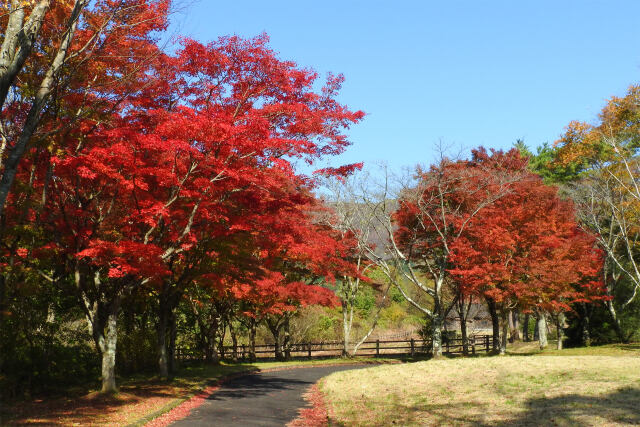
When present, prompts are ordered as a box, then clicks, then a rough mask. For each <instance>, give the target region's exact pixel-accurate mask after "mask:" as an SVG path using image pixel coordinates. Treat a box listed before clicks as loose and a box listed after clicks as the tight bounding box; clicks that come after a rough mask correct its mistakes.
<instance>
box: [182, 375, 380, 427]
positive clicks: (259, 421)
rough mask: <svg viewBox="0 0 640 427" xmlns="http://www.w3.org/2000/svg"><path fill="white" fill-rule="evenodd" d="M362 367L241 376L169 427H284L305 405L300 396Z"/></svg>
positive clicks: (227, 383)
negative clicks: (323, 380) (329, 378)
mask: <svg viewBox="0 0 640 427" xmlns="http://www.w3.org/2000/svg"><path fill="white" fill-rule="evenodd" d="M369 366H371V365H369ZM364 367H366V365H365V366H363V365H351V366H316V367H309V368H296V369H289V370H282V371H273V372H263V373H255V374H247V375H243V376H241V377H238V378H235V379H233V380H230V381H228V382H226V383H224V384H223V385H222V386H221V387H220V389H218V391H216V392H215V393H213V394H212V395H211V396H209V397H208V398H207V401H206V402H205V403H204V404H202V405H201V406H199V407H198V408H196V409H194V410H193V411H191V414H189V416H188V417H186V418H184V419H182V420H180V421H177V422H175V423H174V424H171V425H172V426H185V427H186V426H188V427H194V426H284V425H285V424H287V423H288V422H290V421H292V420H294V419H295V418H296V417H297V416H298V410H299V409H300V408H302V407H304V406H306V405H307V402H305V401H304V399H303V398H302V394H304V392H305V391H306V390H307V389H308V388H309V387H310V386H311V385H312V384H314V383H315V382H316V381H318V380H319V379H320V378H322V377H324V376H327V375H329V374H330V373H332V372H337V371H344V370H347V369H359V368H364Z"/></svg>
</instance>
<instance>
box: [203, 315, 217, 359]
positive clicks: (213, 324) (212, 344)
mask: <svg viewBox="0 0 640 427" xmlns="http://www.w3.org/2000/svg"><path fill="white" fill-rule="evenodd" d="M207 332H208V335H209V336H208V339H207V347H206V348H205V359H206V360H207V362H209V363H211V364H212V365H219V364H220V356H219V355H218V349H217V348H216V338H217V337H218V316H217V315H215V314H214V315H212V316H211V321H210V324H209V328H208V331H207Z"/></svg>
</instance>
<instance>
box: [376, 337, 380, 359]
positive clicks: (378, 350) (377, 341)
mask: <svg viewBox="0 0 640 427" xmlns="http://www.w3.org/2000/svg"><path fill="white" fill-rule="evenodd" d="M378 356H380V340H376V357H378Z"/></svg>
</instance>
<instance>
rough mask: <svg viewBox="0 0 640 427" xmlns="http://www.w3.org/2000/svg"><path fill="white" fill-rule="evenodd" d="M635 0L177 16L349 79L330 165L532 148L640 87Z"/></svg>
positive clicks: (212, 9)
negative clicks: (344, 119)
mask: <svg viewBox="0 0 640 427" xmlns="http://www.w3.org/2000/svg"><path fill="white" fill-rule="evenodd" d="M639 17H640V0H626V1H622V0H608V1H606V0H602V1H589V0H535V1H533V0H531V1H513V0H509V1H506V0H505V1H492V0H464V1H462V0H458V1H456V0H441V1H429V0H423V1H375V0H368V1H360V0H357V1H355V0H343V1H335V0H323V1H300V0H298V1H278V0H274V1H268V2H267V1H253V0H245V1H242V2H239V1H238V2H236V1H224V2H223V1H213V0H196V1H195V2H192V4H191V5H190V6H189V7H188V8H187V9H185V10H184V11H183V12H181V13H180V14H178V15H176V16H175V23H176V25H177V26H178V28H177V31H179V32H180V33H181V34H184V35H187V36H189V37H192V38H195V39H198V40H201V41H208V40H213V39H215V38H217V37H218V36H221V35H228V34H237V35H240V36H246V37H250V36H255V35H258V34H260V33H261V32H266V33H267V34H268V35H269V36H270V38H271V47H272V48H273V49H274V50H275V51H277V52H279V54H280V57H281V58H282V59H287V60H293V61H295V62H297V63H298V64H300V65H302V66H305V67H310V68H313V69H315V70H316V71H318V72H320V73H321V74H324V73H326V72H328V71H332V72H335V73H343V74H344V75H345V77H346V79H347V80H346V82H345V85H344V87H343V91H342V94H341V96H340V100H341V101H342V102H343V103H345V104H347V105H349V106H350V107H351V108H353V109H361V110H363V111H365V112H366V113H367V117H366V118H365V120H364V121H363V122H362V123H361V124H359V125H357V126H355V127H354V128H353V129H352V130H351V131H350V132H349V134H350V138H351V141H352V142H353V145H352V146H351V147H350V149H349V150H348V152H347V153H345V154H344V155H342V156H340V158H339V159H337V160H334V161H333V162H332V163H333V164H334V165H337V164H341V163H352V162H358V161H364V162H365V163H369V164H371V163H375V162H377V161H386V162H387V163H388V164H389V165H390V166H391V167H392V168H394V169H396V168H400V167H401V166H410V165H414V164H416V163H429V162H430V161H431V160H432V159H433V158H434V146H435V145H436V144H437V143H438V141H443V143H445V144H447V145H453V146H455V147H465V148H472V147H476V146H479V145H484V146H485V147H493V148H508V147H510V146H511V145H512V144H513V142H514V141H515V140H516V139H518V138H522V139H524V140H525V142H526V143H527V144H528V145H529V146H532V147H535V146H538V145H540V144H541V143H543V142H545V141H549V142H553V141H554V140H555V139H557V137H558V135H559V134H560V133H561V132H562V130H563V128H564V127H565V126H566V125H567V124H568V122H569V121H570V120H584V121H593V120H594V119H595V118H596V115H597V113H598V111H599V110H600V109H601V108H602V106H603V105H604V102H605V101H606V99H607V98H609V97H610V96H612V95H622V94H624V92H625V90H626V88H627V87H628V86H629V85H630V84H632V83H635V82H640V23H639V21H638V18H639Z"/></svg>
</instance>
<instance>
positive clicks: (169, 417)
mask: <svg viewBox="0 0 640 427" xmlns="http://www.w3.org/2000/svg"><path fill="white" fill-rule="evenodd" d="M395 363H402V361H399V360H398V361H397V362H396V361H390V360H386V361H376V360H372V361H370V362H369V361H366V362H364V363H363V361H362V360H358V361H355V360H354V361H352V362H349V361H345V363H328V364H324V365H323V364H321V363H318V364H313V365H292V366H282V367H277V368H268V369H247V370H246V371H242V372H235V373H233V374H229V375H225V376H223V377H221V378H218V379H216V380H213V381H207V383H206V384H205V385H204V386H202V387H201V388H199V389H198V390H196V391H194V392H193V393H191V394H189V395H187V396H185V397H184V398H177V399H176V400H175V401H173V402H169V403H168V404H166V405H165V406H163V407H162V408H160V409H158V410H156V411H154V412H152V413H151V414H149V415H146V416H144V417H142V418H140V419H139V420H136V421H135V422H133V423H131V424H129V425H127V426H126V427H142V426H147V425H148V426H152V427H165V426H167V425H169V424H171V423H173V422H175V421H179V420H181V419H183V418H186V417H187V416H188V415H189V413H190V412H191V411H192V410H193V409H196V408H197V407H199V406H200V405H202V404H204V402H205V400H206V398H207V397H209V396H210V395H211V394H213V393H215V392H216V390H218V389H219V388H220V386H221V385H222V384H224V383H225V382H227V381H230V380H233V379H235V378H238V377H241V376H244V375H249V374H255V373H260V372H277V371H288V370H293V369H305V368H317V367H319V366H351V365H354V366H357V365H371V366H377V365H386V364H395ZM316 385H317V383H315V384H314V385H313V386H316ZM313 386H312V387H313ZM307 393H308V391H307ZM318 393H321V392H320V391H319V390H318ZM305 400H306V399H305ZM303 409H310V408H303ZM297 419H298V418H296V419H295V420H294V421H292V422H295V421H296V420H297Z"/></svg>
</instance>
